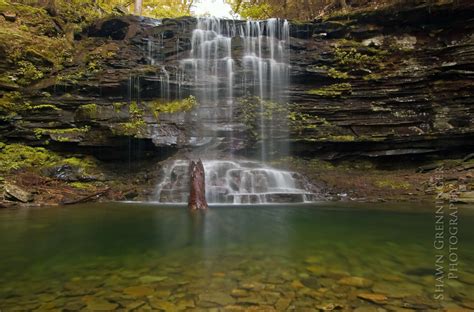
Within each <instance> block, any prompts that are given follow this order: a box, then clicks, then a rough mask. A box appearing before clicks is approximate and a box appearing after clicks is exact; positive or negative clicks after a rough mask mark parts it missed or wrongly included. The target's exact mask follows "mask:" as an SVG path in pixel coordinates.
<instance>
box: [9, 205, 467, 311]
mask: <svg viewBox="0 0 474 312" xmlns="http://www.w3.org/2000/svg"><path fill="white" fill-rule="evenodd" d="M346 205H347V204H346ZM369 207H370V208H374V209H360V208H357V209H355V208H354V209H349V208H351V207H349V206H346V207H344V206H341V205H339V206H336V207H331V208H330V207H328V206H327V205H311V206H308V205H306V206H291V207H287V206H264V207H251V206H238V207H212V208H211V209H210V210H209V211H208V212H207V213H205V214H199V213H198V214H190V213H189V212H188V211H187V209H186V208H184V207H176V206H175V207H163V206H152V205H143V204H94V205H83V206H76V207H63V208H57V207H56V208H47V209H19V210H4V211H0V255H1V257H0V272H2V274H1V275H0V309H1V310H2V311H10V310H35V309H39V310H48V309H59V310H70V311H77V310H81V309H87V310H115V309H122V310H134V309H138V310H147V309H154V310H164V311H176V310H191V311H192V310H199V309H201V310H202V309H204V310H206V309H209V308H223V307H225V308H226V309H228V310H230V311H234V310H235V311H245V310H249V309H252V308H253V309H256V310H264V309H266V310H270V311H271V310H278V311H284V310H296V311H301V310H304V309H308V310H315V309H323V308H324V309H330V308H340V309H343V310H347V311H352V310H353V309H356V308H360V309H362V310H360V311H371V310H368V309H371V308H372V307H377V306H382V307H384V308H385V309H386V310H393V311H397V309H400V308H402V307H404V308H412V309H422V310H426V309H433V310H440V309H442V307H451V308H455V307H464V308H469V306H470V305H471V306H472V304H473V301H474V267H473V264H474V248H473V247H474V215H473V214H472V213H461V216H460V227H459V230H460V232H459V233H458V237H459V239H460V244H459V246H458V247H459V252H458V255H459V261H458V266H459V270H460V271H461V272H462V273H461V276H460V278H459V279H456V280H455V279H453V280H449V281H448V280H445V283H444V292H443V293H444V298H445V300H443V301H436V300H433V295H434V289H435V284H436V281H435V275H434V270H435V264H434V261H435V254H436V250H435V249H434V248H433V238H434V213H433V212H430V211H428V212H420V213H413V212H394V211H390V210H385V209H384V210H381V209H380V208H381V207H379V206H374V205H372V206H368V207H367V208H369ZM446 269H447V268H446ZM374 293H375V294H376V295H374ZM472 308H474V307H472ZM374 311H375V310H374Z"/></svg>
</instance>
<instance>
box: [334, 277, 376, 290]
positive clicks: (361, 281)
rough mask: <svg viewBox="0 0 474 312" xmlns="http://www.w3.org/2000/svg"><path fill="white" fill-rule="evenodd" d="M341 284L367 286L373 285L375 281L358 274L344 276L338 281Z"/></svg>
mask: <svg viewBox="0 0 474 312" xmlns="http://www.w3.org/2000/svg"><path fill="white" fill-rule="evenodd" d="M338 283H339V284H341V285H346V286H353V287H358V288H367V287H370V286H372V284H373V282H372V281H371V280H369V279H366V278H363V277H357V276H350V277H343V278H341V279H340V280H339V281H338Z"/></svg>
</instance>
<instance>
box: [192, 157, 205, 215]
mask: <svg viewBox="0 0 474 312" xmlns="http://www.w3.org/2000/svg"><path fill="white" fill-rule="evenodd" d="M189 173H190V175H191V181H190V184H191V190H190V192H189V201H188V207H189V209H191V210H205V209H207V201H206V183H205V173H204V166H203V164H202V161H201V160H200V159H199V161H198V162H194V161H191V164H190V165H189Z"/></svg>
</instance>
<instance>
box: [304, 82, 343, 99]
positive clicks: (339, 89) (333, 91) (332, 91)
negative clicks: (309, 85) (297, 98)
mask: <svg viewBox="0 0 474 312" xmlns="http://www.w3.org/2000/svg"><path fill="white" fill-rule="evenodd" d="M351 92H352V86H351V84H350V83H336V84H332V85H329V86H325V87H322V88H319V89H311V90H308V91H307V93H308V94H311V95H319V96H326V97H337V96H341V95H343V94H350V93H351Z"/></svg>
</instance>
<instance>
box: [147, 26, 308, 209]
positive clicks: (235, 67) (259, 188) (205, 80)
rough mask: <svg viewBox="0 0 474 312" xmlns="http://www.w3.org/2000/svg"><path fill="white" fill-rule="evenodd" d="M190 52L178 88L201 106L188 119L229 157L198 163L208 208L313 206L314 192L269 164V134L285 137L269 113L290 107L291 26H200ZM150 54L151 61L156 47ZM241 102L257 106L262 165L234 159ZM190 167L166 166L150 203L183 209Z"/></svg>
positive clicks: (281, 118) (283, 124) (283, 120)
mask: <svg viewBox="0 0 474 312" xmlns="http://www.w3.org/2000/svg"><path fill="white" fill-rule="evenodd" d="M190 45H191V50H190V51H189V55H188V57H186V58H182V59H180V60H179V70H178V72H177V73H176V80H177V83H178V87H179V88H180V89H181V86H182V85H189V86H191V90H190V92H191V93H192V94H193V95H194V96H195V97H196V98H197V102H198V103H199V106H198V107H197V108H196V109H195V110H194V111H193V118H194V119H195V120H197V121H198V122H199V129H200V131H201V133H200V135H202V136H203V137H204V136H205V137H210V138H213V139H214V140H218V139H219V138H220V139H222V141H223V142H227V143H226V144H227V150H229V151H230V152H228V156H226V157H225V158H226V159H225V160H213V159H212V158H214V156H215V155H214V152H215V151H214V150H213V148H211V147H209V146H208V147H207V150H206V152H205V154H204V156H205V158H206V160H204V162H203V163H204V170H205V175H206V197H207V200H208V202H209V203H211V204H216V203H221V204H222V203H228V204H245V203H252V204H265V203H288V202H307V201H312V200H314V199H315V194H314V190H313V187H312V186H311V185H310V184H309V183H308V182H307V181H306V179H305V178H304V177H303V176H301V175H299V174H297V173H295V172H290V171H284V170H278V169H274V168H271V167H270V166H268V164H266V162H267V158H268V155H269V154H270V153H271V152H272V151H273V150H274V148H275V146H274V145H273V144H274V137H275V133H274V132H275V131H278V134H279V135H280V137H279V138H278V139H280V141H285V140H284V138H282V137H281V133H286V135H287V133H288V131H287V128H288V127H287V114H278V113H275V112H274V111H273V110H275V111H278V109H276V108H277V107H278V108H280V107H285V108H286V103H287V102H288V98H287V90H288V84H289V71H290V66H289V47H288V46H289V23H288V22H287V21H286V20H281V19H276V18H273V19H269V20H266V21H234V20H223V19H218V18H212V17H211V18H198V19H197V23H196V27H195V29H194V30H193V31H192V35H191V39H190ZM149 51H151V52H150V53H149V54H150V55H152V54H153V47H150V48H149ZM162 72H163V74H162V82H163V78H164V81H165V82H164V85H165V86H166V85H169V75H168V74H167V71H166V69H163V70H162ZM186 82H190V83H189V84H188V83H186ZM165 89H166V87H165ZM161 91H162V94H163V95H168V94H169V90H168V91H166V90H164V89H163V85H162V90H161ZM246 95H251V96H254V97H258V98H259V103H260V104H259V107H257V110H258V109H260V111H259V114H258V116H259V117H258V118H257V120H254V121H255V122H256V124H257V125H258V129H259V131H258V133H257V134H258V140H257V141H258V142H259V145H260V146H259V147H260V157H259V158H260V159H259V160H261V162H255V161H244V160H235V159H233V156H232V146H233V143H232V142H233V139H234V137H236V136H238V135H239V133H237V130H235V129H238V127H239V126H240V128H242V121H241V120H239V118H236V111H237V110H238V109H242V107H239V105H243V104H240V102H239V101H237V98H238V97H242V96H246ZM268 103H272V104H271V105H268ZM275 129H277V130H275ZM226 140H227V141H226ZM224 145H225V144H224ZM280 145H282V144H281V143H280ZM212 146H215V145H212ZM220 152H222V150H221V151H220ZM216 154H217V153H216ZM221 158H222V157H221ZM188 167H189V161H187V160H175V161H173V162H170V163H168V164H167V165H165V166H164V168H163V170H162V180H161V182H160V183H159V184H158V186H157V188H156V193H155V198H154V199H155V200H157V201H158V202H161V203H181V204H182V203H186V202H187V198H188V193H189V169H188Z"/></svg>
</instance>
